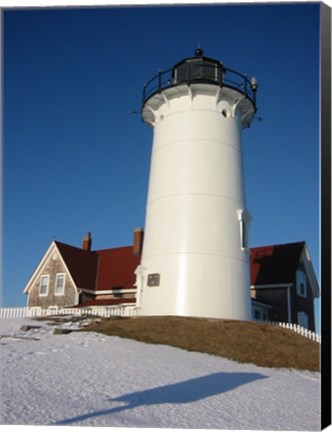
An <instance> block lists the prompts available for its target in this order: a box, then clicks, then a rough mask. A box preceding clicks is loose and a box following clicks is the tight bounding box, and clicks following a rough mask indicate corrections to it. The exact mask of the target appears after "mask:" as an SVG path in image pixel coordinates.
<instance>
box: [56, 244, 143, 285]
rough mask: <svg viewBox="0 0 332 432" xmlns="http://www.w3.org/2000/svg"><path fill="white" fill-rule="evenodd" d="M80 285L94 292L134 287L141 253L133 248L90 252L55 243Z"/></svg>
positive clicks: (76, 282) (75, 280) (77, 283)
mask: <svg viewBox="0 0 332 432" xmlns="http://www.w3.org/2000/svg"><path fill="white" fill-rule="evenodd" d="M55 243H56V245H57V247H58V249H59V252H60V253H61V256H62V258H63V259H64V261H65V263H66V266H67V268H68V270H69V272H70V274H71V276H72V278H73V279H74V282H75V284H76V286H77V287H78V288H83V289H89V290H92V291H101V290H112V289H120V288H122V289H128V288H133V287H134V283H135V280H136V277H135V273H134V272H135V270H136V268H137V267H138V265H139V263H140V260H141V256H140V255H134V254H133V247H132V246H126V247H119V248H113V249H103V250H97V251H86V250H83V249H79V248H76V247H74V246H69V245H67V244H65V243H60V242H57V241H56V242H55Z"/></svg>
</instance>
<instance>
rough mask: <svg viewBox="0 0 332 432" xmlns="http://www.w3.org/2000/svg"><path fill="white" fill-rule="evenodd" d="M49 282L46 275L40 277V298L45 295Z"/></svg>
mask: <svg viewBox="0 0 332 432" xmlns="http://www.w3.org/2000/svg"><path fill="white" fill-rule="evenodd" d="M49 280H50V277H49V276H48V275H43V276H41V278H40V284H39V295H41V296H46V295H47V292H48V284H49Z"/></svg>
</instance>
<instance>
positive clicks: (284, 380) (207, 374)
mask: <svg viewBox="0 0 332 432" xmlns="http://www.w3.org/2000/svg"><path fill="white" fill-rule="evenodd" d="M23 324H31V325H34V326H36V325H38V326H41V327H40V328H37V329H31V330H29V331H21V330H20V328H21V326H22V325H23ZM75 325H76V324H75V323H69V324H66V327H69V328H73V329H74V328H75ZM1 335H2V336H1V357H2V359H1V368H2V392H3V394H2V409H1V418H0V422H1V424H5V425H13V424H16V425H70V426H71V425H76V426H113V427H138V428H141V427H142V428H151V427H153V428H177V429H179V428H190V429H197V428H203V429H236V430H240V429H250V430H253V429H258V430H263V429H269V430H297V431H299V430H319V429H320V373H318V372H308V371H295V370H287V369H271V368H263V367H258V366H254V365H250V364H239V363H236V362H233V361H230V360H227V359H224V358H222V357H217V356H212V355H207V354H200V353H195V352H188V351H184V350H180V349H177V348H172V347H169V346H164V345H150V344H145V343H141V342H136V341H132V340H128V339H121V338H118V337H110V336H105V335H102V334H98V333H93V332H91V333H90V332H87V333H85V332H72V333H70V334H63V335H54V334H53V327H52V326H51V325H48V324H47V322H42V323H40V322H36V321H33V320H27V319H18V320H12V319H8V320H3V321H2V323H1Z"/></svg>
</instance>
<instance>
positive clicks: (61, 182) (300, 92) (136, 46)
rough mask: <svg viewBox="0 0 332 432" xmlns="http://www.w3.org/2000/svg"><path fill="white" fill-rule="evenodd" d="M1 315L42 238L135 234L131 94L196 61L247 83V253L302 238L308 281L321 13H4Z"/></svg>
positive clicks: (207, 9)
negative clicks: (251, 108)
mask: <svg viewBox="0 0 332 432" xmlns="http://www.w3.org/2000/svg"><path fill="white" fill-rule="evenodd" d="M3 43H4V45H3V47H4V48H3V67H4V70H3V77H4V87H3V90H4V95H3V110H4V117H3V165H4V174H3V180H4V181H3V265H4V271H3V289H2V303H3V305H4V306H22V305H25V304H26V298H25V296H24V294H23V293H22V290H23V288H24V286H25V284H26V283H27V281H28V280H29V278H30V276H31V274H32V273H33V271H34V269H35V267H36V266H37V265H38V263H39V261H40V259H41V258H42V256H43V254H44V253H45V251H46V250H47V248H48V246H49V244H50V243H51V242H52V240H53V239H56V240H58V241H61V242H65V243H68V244H71V245H74V246H78V247H80V246H81V242H82V238H83V237H84V235H85V234H86V232H87V231H91V233H92V237H93V248H94V249H102V248H108V247H116V246H122V245H129V244H131V242H132V237H133V230H134V228H135V227H137V226H144V219H145V204H146V194H147V187H148V175H149V162H150V152H151V144H152V131H151V129H149V128H148V127H147V126H146V125H145V124H144V123H143V122H142V121H141V118H140V115H139V114H138V115H133V111H139V110H140V104H141V96H142V89H143V84H144V83H145V82H146V81H148V80H149V79H150V78H151V77H152V76H154V75H155V74H156V73H157V71H158V69H168V68H170V67H171V66H173V65H174V64H175V63H177V62H178V61H180V60H182V59H183V58H185V57H190V56H192V55H193V52H194V50H195V48H196V47H197V45H198V43H199V44H200V46H201V48H202V49H203V50H204V54H205V55H206V56H208V57H213V58H216V59H219V60H221V61H222V62H223V63H224V65H225V66H226V67H228V68H233V69H235V70H237V71H238V72H240V73H248V75H249V76H250V77H251V76H255V77H256V78H257V79H258V82H259V85H260V87H259V90H258V95H257V100H258V112H257V116H259V117H262V121H259V120H255V121H254V122H253V124H252V125H251V127H250V128H249V129H245V130H244V131H243V147H244V165H245V181H246V199H247V207H248V209H249V211H250V213H251V215H252V217H253V220H252V223H251V231H250V245H251V246H252V247H254V246H262V245H268V244H280V243H288V242H296V241H302V240H305V241H306V242H307V244H308V247H309V250H310V253H311V256H312V261H313V264H314V268H315V271H316V275H317V277H318V278H319V217H320V216H319V178H320V177H319V176H320V174H319V3H304V4H301V3H290V4H287V3H286V4H283V3H280V4H278V3H276V4H272V3H271V4H258V3H256V4H241V5H236V4H233V5H226V4H216V5H214V6H208V5H204V6H203V5H197V6H163V7H158V6H155V7H140V6H136V7H101V8H76V9H70V8H63V9H45V8H42V9H39V10H38V9H34V10H33V9H32V10H28V9H22V10H14V9H13V10H6V11H5V12H4V35H3Z"/></svg>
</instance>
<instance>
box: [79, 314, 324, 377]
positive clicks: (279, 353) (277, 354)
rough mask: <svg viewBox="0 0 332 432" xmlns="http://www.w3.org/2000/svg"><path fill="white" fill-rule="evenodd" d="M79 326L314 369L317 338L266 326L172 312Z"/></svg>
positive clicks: (257, 362) (236, 357) (247, 359)
mask: <svg viewBox="0 0 332 432" xmlns="http://www.w3.org/2000/svg"><path fill="white" fill-rule="evenodd" d="M82 330H83V331H94V332H99V333H104V334H106V335H109V336H119V337H123V338H129V339H134V340H137V341H141V342H147V343H153V344H164V345H170V346H173V347H177V348H181V349H185V350H188V351H197V352H201V353H207V354H213V355H217V356H222V357H225V358H228V359H230V360H235V361H237V362H240V363H253V364H255V365H257V366H263V367H273V368H293V369H302V370H311V371H319V369H320V345H319V344H318V343H317V342H314V341H312V340H310V339H307V338H305V337H304V336H301V335H298V334H296V333H294V332H292V331H291V330H286V329H284V328H282V327H279V326H275V325H272V324H263V323H257V322H253V321H233V320H223V319H209V318H188V317H175V316H163V317H157V316H150V317H128V318H127V317H121V318H119V317H117V318H116V317H113V318H101V319H100V320H98V321H94V322H92V323H91V324H89V325H88V326H87V327H85V328H84V329H82Z"/></svg>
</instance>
